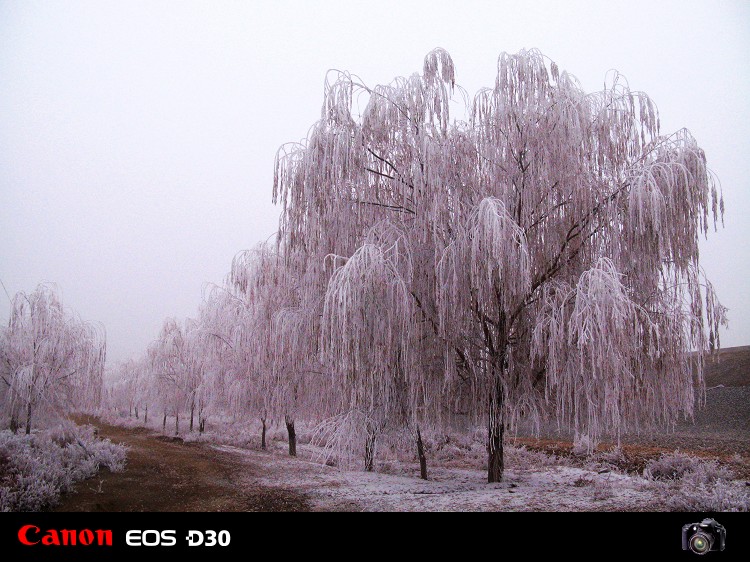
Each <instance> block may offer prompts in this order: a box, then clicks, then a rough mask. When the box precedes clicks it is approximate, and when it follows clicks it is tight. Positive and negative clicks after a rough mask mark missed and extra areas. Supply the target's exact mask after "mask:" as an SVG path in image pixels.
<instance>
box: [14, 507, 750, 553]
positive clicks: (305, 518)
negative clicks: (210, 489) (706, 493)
mask: <svg viewBox="0 0 750 562" xmlns="http://www.w3.org/2000/svg"><path fill="white" fill-rule="evenodd" d="M393 517H394V515H393V514H388V515H385V514H358V515H354V514H342V513H330V514H328V513H315V514H310V513H7V514H0V553H2V559H3V560H9V561H11V560H12V561H16V560H18V561H25V560H98V561H107V560H119V559H123V558H124V557H134V559H137V557H138V556H141V555H144V554H146V555H148V559H153V558H154V557H155V556H158V557H160V558H162V557H164V556H169V557H171V556H175V555H180V554H188V553H189V554H199V555H200V556H202V557H205V556H209V557H213V556H216V560H222V561H224V560H249V559H252V557H253V556H258V557H260V556H264V557H265V556H267V555H268V551H269V550H271V551H272V552H273V551H278V553H279V555H281V556H284V557H288V556H294V555H299V556H310V555H316V556H317V555H320V556H329V555H330V556H333V555H334V553H336V554H335V556H336V557H337V558H340V557H342V556H344V557H345V556H354V557H360V556H361V554H362V553H363V552H366V553H367V555H368V556H372V555H377V554H380V555H387V556H389V557H392V556H394V555H396V556H399V557H403V556H409V555H414V556H420V557H422V556H425V555H428V554H430V553H436V554H439V555H440V556H441V557H445V556H451V555H450V553H451V552H452V553H455V555H456V556H459V555H460V557H461V558H462V559H466V557H467V556H472V555H477V556H479V555H481V556H482V557H484V558H486V557H487V556H488V555H489V556H490V557H492V558H494V557H496V558H497V559H498V560H503V559H505V560H507V559H509V556H513V555H518V554H522V553H523V554H524V558H526V556H530V557H536V556H537V555H542V554H544V555H555V554H557V555H561V554H563V553H565V554H567V555H571V554H573V555H574V556H576V558H589V557H594V556H598V557H599V556H605V557H606V556H607V555H608V554H609V555H613V554H617V555H618V557H620V558H622V557H623V556H626V557H627V558H630V557H631V556H632V557H633V558H641V557H644V558H645V559H659V560H672V559H676V558H681V559H685V560H687V559H690V558H695V556H696V554H694V553H692V552H691V551H690V550H683V527H684V526H686V525H689V524H692V523H700V522H701V521H703V519H705V518H708V517H711V518H713V519H715V520H716V521H717V522H718V523H719V524H720V525H722V526H723V527H724V528H725V529H726V539H725V545H724V546H725V548H724V550H723V551H720V550H714V551H712V552H708V553H707V556H709V558H708V560H716V561H717V562H718V561H720V560H732V559H735V560H739V559H743V560H748V559H750V529H748V524H750V516H748V514H746V513H715V514H695V513H476V514H449V515H440V514H419V515H416V514H411V515H397V516H396V517H397V518H398V521H394V519H393ZM688 531H690V529H688ZM718 542H719V541H717V542H714V543H713V544H712V546H714V547H718V546H719V544H718ZM655 557H656V558H655ZM530 559H533V558H530Z"/></svg>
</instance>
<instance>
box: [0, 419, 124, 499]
mask: <svg viewBox="0 0 750 562" xmlns="http://www.w3.org/2000/svg"><path fill="white" fill-rule="evenodd" d="M102 467H105V468H108V469H109V470H111V471H113V472H118V471H121V470H123V469H124V467H125V448H124V447H122V446H120V445H114V444H112V443H111V442H110V441H109V440H101V439H98V438H97V437H96V436H95V435H94V429H93V428H92V427H90V426H88V427H75V426H70V425H67V426H60V427H57V428H54V429H50V430H47V431H44V432H39V433H33V434H31V435H15V434H13V433H11V432H10V431H2V432H0V511H39V510H42V509H45V508H47V507H49V506H50V505H53V504H54V503H56V501H57V500H58V498H59V496H60V494H61V493H64V492H67V491H69V490H70V489H71V487H72V486H73V484H74V483H75V482H78V481H80V480H84V479H86V478H89V477H91V476H93V475H94V474H96V473H97V472H98V471H99V469H100V468H102Z"/></svg>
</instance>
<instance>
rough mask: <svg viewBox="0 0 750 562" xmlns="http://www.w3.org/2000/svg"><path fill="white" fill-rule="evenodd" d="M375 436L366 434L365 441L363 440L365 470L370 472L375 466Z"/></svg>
mask: <svg viewBox="0 0 750 562" xmlns="http://www.w3.org/2000/svg"><path fill="white" fill-rule="evenodd" d="M377 439H378V438H377V435H376V434H375V433H368V434H367V439H365V470H366V471H367V472H372V469H373V467H374V466H375V445H376V444H377Z"/></svg>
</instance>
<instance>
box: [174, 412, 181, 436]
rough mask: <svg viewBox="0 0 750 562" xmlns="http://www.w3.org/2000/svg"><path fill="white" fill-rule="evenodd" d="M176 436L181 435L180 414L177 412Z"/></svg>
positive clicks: (175, 420) (175, 418) (175, 421)
mask: <svg viewBox="0 0 750 562" xmlns="http://www.w3.org/2000/svg"><path fill="white" fill-rule="evenodd" d="M174 434H175V435H179V434H180V413H179V412H177V413H175V415H174Z"/></svg>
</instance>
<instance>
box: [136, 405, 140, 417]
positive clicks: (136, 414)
mask: <svg viewBox="0 0 750 562" xmlns="http://www.w3.org/2000/svg"><path fill="white" fill-rule="evenodd" d="M135 419H140V418H139V417H138V406H136V407H135Z"/></svg>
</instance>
